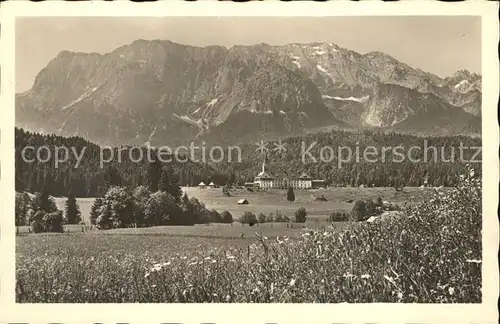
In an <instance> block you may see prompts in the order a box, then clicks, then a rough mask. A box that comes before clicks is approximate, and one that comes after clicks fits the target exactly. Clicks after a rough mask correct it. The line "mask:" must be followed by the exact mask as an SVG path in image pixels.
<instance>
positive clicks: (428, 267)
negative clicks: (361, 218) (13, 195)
mask: <svg viewBox="0 0 500 324" xmlns="http://www.w3.org/2000/svg"><path fill="white" fill-rule="evenodd" d="M467 185H468V187H461V188H457V189H449V190H448V189H445V190H439V192H438V193H436V192H434V190H433V189H428V188H426V189H423V188H407V189H405V192H404V193H400V194H398V195H396V196H395V195H394V189H391V188H363V189H358V188H335V189H324V190H314V191H299V190H297V191H296V201H295V202H294V203H288V202H287V201H286V199H285V192H284V191H268V192H254V193H251V192H247V191H246V190H244V189H242V190H234V191H233V192H232V193H231V194H232V196H231V197H224V196H223V195H222V192H221V190H220V189H203V190H202V189H199V188H185V189H184V190H186V191H187V192H188V194H189V195H190V196H191V197H197V198H199V199H200V200H201V201H202V202H204V203H205V204H206V206H207V207H208V208H214V209H216V210H218V211H220V212H222V211H224V210H228V211H229V212H231V213H232V214H233V218H234V219H237V218H238V217H239V216H241V214H242V213H243V212H245V211H251V212H253V213H260V212H263V213H268V212H275V211H276V210H281V211H282V212H283V213H285V214H289V215H290V216H291V215H292V214H293V213H294V212H295V211H296V210H297V209H298V208H299V207H305V208H306V210H307V212H308V219H307V221H306V223H305V224H298V223H295V224H286V223H265V224H257V225H255V226H253V227H250V226H248V225H242V224H240V223H237V222H234V223H233V224H208V225H196V226H157V227H150V228H138V229H135V228H127V229H112V230H106V231H99V230H95V229H94V230H89V228H88V226H81V225H73V226H68V227H67V229H69V231H67V232H66V233H63V234H55V233H42V234H28V233H26V232H27V231H25V229H22V230H20V232H19V234H20V235H18V236H17V240H16V273H17V276H16V278H17V282H16V299H17V301H18V302H21V303H23V302H28V303H31V302H42V303H47V302H48V303H80V302H95V303H109V302H114V303H120V302H218V303H220V302H223V303H233V302H250V303H252V302H263V303H269V302H294V303H299V302H320V303H330V302H332V303H336V302H438V303H439V302H480V301H481V291H480V282H481V236H480V229H481V217H480V216H481V201H480V200H481V199H480V197H481V196H480V184H479V183H477V184H475V185H473V186H471V185H470V182H469V183H468V184H467ZM320 195H324V196H325V198H327V199H328V201H326V202H321V201H315V200H314V197H317V196H320ZM379 196H380V197H381V198H382V199H383V200H389V201H391V202H393V203H397V204H401V205H404V203H405V201H406V202H409V201H411V202H412V203H411V205H414V206H415V207H413V209H411V208H410V210H409V211H410V212H411V214H412V217H405V216H403V217H402V218H399V219H388V220H387V221H383V222H375V223H367V222H360V223H350V222H344V223H334V224H333V225H332V224H329V223H328V222H327V216H328V215H329V214H330V213H331V212H332V211H348V210H350V209H351V208H352V205H353V203H352V202H347V201H350V200H351V199H376V198H377V197H379ZM436 197H440V198H441V199H444V200H442V201H449V204H445V205H443V204H442V203H441V202H439V201H438V200H436V199H435V198H436ZM240 198H246V199H247V200H249V202H250V203H249V204H248V205H237V203H236V202H237V200H238V199H240ZM91 203H92V199H79V205H80V210H81V211H82V215H83V217H84V219H85V220H87V219H88V211H89V209H90V206H91ZM57 205H58V208H61V209H62V208H63V207H64V199H61V198H58V199H57ZM441 216H443V217H441ZM436 233H439V235H436ZM438 245H439V246H441V248H439V249H438V248H436V246H438ZM446 251H448V252H449V253H454V254H456V257H453V258H452V257H450V254H449V253H448V252H446ZM445 252H446V253H445Z"/></svg>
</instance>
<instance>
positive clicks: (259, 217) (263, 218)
mask: <svg viewBox="0 0 500 324" xmlns="http://www.w3.org/2000/svg"><path fill="white" fill-rule="evenodd" d="M257 220H258V221H259V223H265V222H266V215H264V214H263V213H259V216H258V217H257Z"/></svg>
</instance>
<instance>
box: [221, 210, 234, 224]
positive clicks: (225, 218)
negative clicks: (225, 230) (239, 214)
mask: <svg viewBox="0 0 500 324" xmlns="http://www.w3.org/2000/svg"><path fill="white" fill-rule="evenodd" d="M222 222H223V223H226V224H231V223H232V222H233V215H231V213H230V212H228V211H227V210H225V211H223V212H222Z"/></svg>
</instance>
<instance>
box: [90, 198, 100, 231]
mask: <svg viewBox="0 0 500 324" xmlns="http://www.w3.org/2000/svg"><path fill="white" fill-rule="evenodd" d="M101 207H102V198H101V197H97V198H96V199H95V200H94V202H93V203H92V206H91V207H90V224H92V225H96V221H97V218H98V217H99V215H100V214H101Z"/></svg>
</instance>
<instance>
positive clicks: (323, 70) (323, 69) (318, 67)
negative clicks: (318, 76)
mask: <svg viewBox="0 0 500 324" xmlns="http://www.w3.org/2000/svg"><path fill="white" fill-rule="evenodd" d="M316 68H317V69H318V70H320V71H321V72H324V73H328V71H326V69H325V68H324V67H322V66H321V65H319V64H317V65H316Z"/></svg>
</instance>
